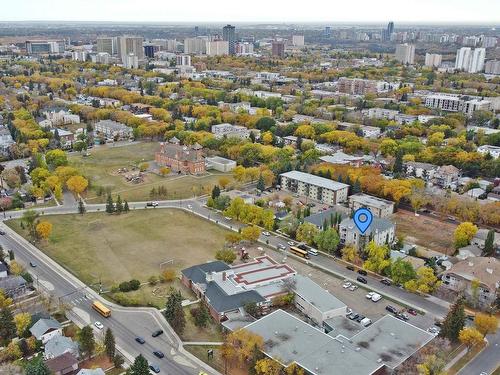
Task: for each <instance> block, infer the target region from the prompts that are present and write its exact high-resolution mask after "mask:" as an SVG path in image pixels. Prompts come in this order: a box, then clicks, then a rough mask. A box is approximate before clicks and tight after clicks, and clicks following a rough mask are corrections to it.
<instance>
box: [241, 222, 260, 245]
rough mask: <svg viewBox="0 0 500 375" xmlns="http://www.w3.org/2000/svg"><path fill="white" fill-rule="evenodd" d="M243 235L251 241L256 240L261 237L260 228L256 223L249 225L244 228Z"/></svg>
mask: <svg viewBox="0 0 500 375" xmlns="http://www.w3.org/2000/svg"><path fill="white" fill-rule="evenodd" d="M241 237H242V238H243V239H244V240H246V241H250V242H256V241H257V240H258V239H259V237H260V228H259V227H258V226H256V225H252V226H248V227H245V228H243V229H242V231H241Z"/></svg>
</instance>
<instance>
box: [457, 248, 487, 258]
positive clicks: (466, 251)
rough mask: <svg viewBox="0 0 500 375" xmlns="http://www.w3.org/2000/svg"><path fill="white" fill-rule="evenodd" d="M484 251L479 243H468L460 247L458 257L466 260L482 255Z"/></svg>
mask: <svg viewBox="0 0 500 375" xmlns="http://www.w3.org/2000/svg"><path fill="white" fill-rule="evenodd" d="M482 253H483V250H481V249H480V248H479V246H477V245H467V246H464V247H461V248H460V249H458V255H457V259H460V260H465V259H467V258H475V257H480V256H481V255H482Z"/></svg>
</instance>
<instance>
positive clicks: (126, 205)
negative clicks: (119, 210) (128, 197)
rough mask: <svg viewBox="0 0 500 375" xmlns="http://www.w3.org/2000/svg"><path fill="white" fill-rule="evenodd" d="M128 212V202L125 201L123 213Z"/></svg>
mask: <svg viewBox="0 0 500 375" xmlns="http://www.w3.org/2000/svg"><path fill="white" fill-rule="evenodd" d="M129 211H130V208H129V206H128V202H127V201H125V204H124V205H123V212H129Z"/></svg>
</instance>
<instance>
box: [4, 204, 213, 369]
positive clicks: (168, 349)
mask: <svg viewBox="0 0 500 375" xmlns="http://www.w3.org/2000/svg"><path fill="white" fill-rule="evenodd" d="M54 208H56V207H54ZM2 229H3V230H4V231H5V232H6V234H5V235H3V236H0V243H1V245H2V246H3V247H4V248H6V249H9V250H13V251H14V254H15V256H16V260H17V261H19V262H20V263H21V264H23V265H25V266H26V267H27V268H30V273H31V274H32V275H33V278H34V280H35V281H34V283H35V285H36V286H39V287H40V288H41V289H42V290H45V291H47V292H49V293H51V294H52V295H54V296H55V297H56V298H57V299H58V300H59V301H60V302H63V303H64V304H65V305H67V306H68V307H69V311H68V315H69V318H70V319H71V320H73V321H74V322H75V323H77V324H78V325H80V326H82V325H87V324H91V325H93V324H94V322H96V321H100V322H102V323H103V325H104V327H105V328H111V329H112V330H113V333H114V335H115V338H116V344H117V347H118V348H119V350H120V352H122V354H124V356H125V357H126V359H127V360H128V361H132V360H133V358H135V357H136V356H137V355H139V354H142V355H143V356H144V357H145V358H146V359H147V360H148V361H149V362H150V363H154V364H157V365H158V366H160V369H161V373H162V374H168V375H173V374H182V375H184V374H185V375H192V374H198V373H199V372H200V371H201V370H202V366H201V363H200V362H199V361H197V360H196V359H195V358H194V357H192V356H191V355H189V354H186V353H185V352H184V350H183V349H182V346H180V345H179V343H180V340H179V339H178V338H177V337H176V335H175V333H174V332H173V331H172V330H171V328H170V327H169V326H168V325H167V324H166V321H165V320H164V319H163V318H162V317H161V315H160V313H159V312H158V311H157V310H155V309H150V308H124V307H119V306H116V305H112V304H110V303H109V302H106V301H105V300H103V299H102V298H101V297H100V296H98V295H97V293H96V292H95V291H94V290H92V289H91V288H90V287H87V286H86V285H85V284H83V283H82V282H80V281H79V280H78V279H77V278H76V277H74V276H73V275H71V274H69V273H68V271H66V270H64V269H63V268H62V267H61V266H59V265H58V264H56V263H55V262H54V261H52V260H51V259H50V258H49V257H47V256H46V255H45V254H43V253H42V252H41V251H40V250H38V249H37V248H36V247H34V246H33V245H31V244H30V243H29V242H27V241H26V240H24V239H23V238H22V237H20V236H19V235H17V234H16V233H15V232H13V231H12V230H10V229H9V228H8V227H6V226H5V225H3V224H2ZM30 262H34V263H35V264H36V267H30V265H29V263H30ZM95 299H100V300H101V301H103V302H105V303H106V304H107V305H108V306H110V308H111V310H112V315H111V317H109V318H103V317H102V316H101V315H99V314H98V313H97V312H95V311H94V310H93V309H92V308H91V303H92V301H93V300H95ZM160 327H161V328H162V329H163V331H164V332H165V333H164V334H163V335H161V336H159V337H157V338H153V337H151V333H152V332H153V331H154V330H157V329H158V328H160ZM94 330H95V331H96V334H97V335H103V334H104V332H103V331H104V330H103V331H100V330H98V329H97V328H96V327H94ZM138 336H139V337H143V338H144V339H145V340H146V343H145V344H144V345H141V344H139V343H137V342H136V341H135V338H136V337H138ZM154 350H161V351H162V352H163V353H165V356H166V357H165V358H164V359H161V360H160V359H158V358H156V357H155V356H154V355H153V354H152V352H153V351H154ZM203 370H204V371H208V372H209V373H211V374H218V373H217V372H216V371H214V370H211V369H207V368H206V366H203Z"/></svg>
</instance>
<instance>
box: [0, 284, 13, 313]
mask: <svg viewBox="0 0 500 375" xmlns="http://www.w3.org/2000/svg"><path fill="white" fill-rule="evenodd" d="M12 302H13V300H12V298H10V297H7V296H6V295H5V292H4V290H3V289H0V309H3V308H4V307H8V306H10V305H12Z"/></svg>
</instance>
